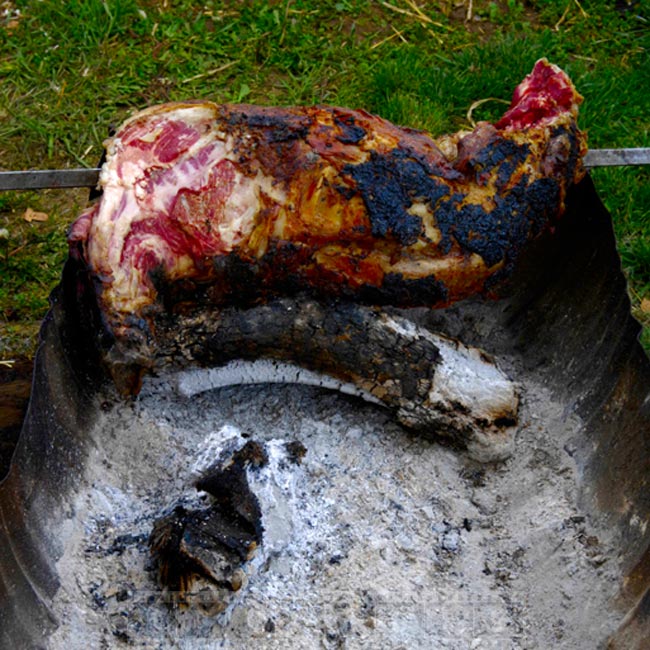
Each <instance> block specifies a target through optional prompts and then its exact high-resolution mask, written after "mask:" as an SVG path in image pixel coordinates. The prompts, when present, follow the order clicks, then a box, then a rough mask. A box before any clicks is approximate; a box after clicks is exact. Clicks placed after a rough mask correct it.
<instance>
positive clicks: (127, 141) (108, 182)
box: [70, 61, 586, 347]
mask: <svg viewBox="0 0 650 650" xmlns="http://www.w3.org/2000/svg"><path fill="white" fill-rule="evenodd" d="M580 101H581V98H580V96H579V95H578V94H577V93H576V91H575V89H574V88H573V86H572V85H571V83H570V81H569V79H568V78H567V77H566V75H565V74H564V73H563V72H562V71H561V70H559V68H556V67H555V66H552V65H551V64H548V62H545V61H540V62H538V64H536V66H535V69H534V70H533V73H531V75H529V76H528V77H527V78H526V80H525V81H524V82H522V84H520V86H519V87H518V89H517V91H516V93H515V99H514V100H513V105H512V107H511V109H510V110H509V111H508V112H507V113H506V115H505V116H504V118H503V119H502V120H501V121H500V122H499V123H498V124H497V125H496V126H494V125H491V124H488V123H485V122H483V123H480V124H479V125H478V126H477V127H476V128H475V129H474V130H473V131H471V132H466V133H458V134H455V135H452V136H445V137H442V138H439V139H437V140H434V139H432V138H431V137H430V136H429V135H428V134H426V133H424V132H420V131H415V130H413V129H408V128H400V127H397V126H395V125H393V124H391V123H389V122H387V121H386V120H383V119H381V118H379V117H376V116H373V115H370V114H369V113H366V112H365V111H360V110H351V109H345V108H335V107H327V106H315V107H297V108H273V107H258V106H249V105H216V104H213V103H211V102H189V103H177V104H168V105H163V106H158V107H154V108H151V109H147V110H145V111H143V112H142V113H139V114H137V115H135V116H134V117H132V118H131V119H130V120H128V121H127V122H126V123H125V124H124V125H123V126H122V127H121V128H120V129H119V130H118V132H117V133H116V135H115V137H114V138H113V139H112V140H110V141H109V143H108V157H107V162H106V164H105V166H104V168H103V171H102V175H101V185H102V187H103V190H104V194H103V197H102V199H101V201H100V202H99V203H97V204H96V205H95V206H93V207H91V208H90V209H89V210H88V211H86V212H85V213H84V214H83V215H82V216H81V217H80V218H79V220H78V221H77V222H76V223H75V225H74V226H73V228H72V231H71V235H70V243H71V250H72V254H73V255H74V256H75V257H77V258H80V259H81V260H82V262H83V263H84V264H85V265H86V267H87V268H88V271H89V274H90V277H91V279H92V282H93V283H94V286H95V287H96V290H97V296H98V304H99V308H100V312H101V314H102V316H103V320H104V323H105V326H106V330H107V332H108V333H109V334H110V336H111V337H113V338H112V340H114V341H116V342H117V343H118V344H119V345H122V344H123V345H126V346H127V347H133V346H137V345H140V344H145V343H146V344H147V345H149V344H150V343H151V342H152V341H153V340H155V331H154V320H155V317H156V314H165V313H167V314H171V313H174V312H178V313H184V314H187V313H191V312H192V311H199V312H200V310H201V309H206V308H207V309H211V310H215V309H216V310H218V309H221V308H223V307H225V306H227V305H238V306H246V305H251V304H255V303H260V302H264V301H267V300H269V299H271V298H274V297H278V296H283V295H284V296H286V295H296V294H305V295H307V296H311V297H315V298H317V299H325V300H332V299H335V300H338V299H347V300H351V301H354V302H358V303H365V304H370V305H381V304H392V305H396V306H405V307H412V306H428V307H441V306H446V305H449V304H450V303H452V302H454V301H457V300H460V299H463V298H466V297H468V296H472V295H477V294H483V295H485V294H489V293H490V292H491V291H492V290H493V289H494V288H495V287H497V286H499V284H500V282H501V281H502V280H503V279H504V278H507V277H508V275H509V273H510V271H511V270H512V268H513V267H514V264H515V261H516V260H517V258H518V256H519V254H520V252H521V250H522V249H523V248H524V246H525V245H526V243H527V242H529V241H530V240H531V239H533V238H535V237H536V236H537V235H538V234H539V233H541V232H543V231H544V230H548V229H550V228H552V226H553V224H554V223H555V222H556V221H557V219H558V218H559V217H560V216H561V214H562V212H563V210H564V198H565V196H566V192H567V189H568V188H569V186H570V185H571V184H572V183H574V182H576V181H577V180H579V179H580V178H581V177H582V175H583V174H584V169H583V168H582V164H581V156H582V154H583V153H584V151H585V148H586V145H585V139H584V136H583V134H581V133H580V131H579V130H578V128H577V126H576V116H577V107H578V104H579V102H580Z"/></svg>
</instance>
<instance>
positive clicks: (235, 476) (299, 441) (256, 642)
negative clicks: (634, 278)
mask: <svg viewBox="0 0 650 650" xmlns="http://www.w3.org/2000/svg"><path fill="white" fill-rule="evenodd" d="M513 115H514V117H512V116H511V118H512V119H513V120H514V119H521V116H520V115H518V114H516V113H515V114H513ZM349 128H351V127H350V125H349V123H348V132H346V133H347V134H348V135H347V137H352V135H355V133H352V132H350V131H349ZM357 136H359V134H358V133H356V135H355V137H357ZM558 155H559V154H558ZM350 173H351V175H352V176H354V173H356V172H354V173H352V172H350ZM359 174H360V172H359V173H358V174H357V178H361V179H362V176H361V175H359ZM360 182H361V185H363V183H364V182H365V180H363V179H362V180H361V181H360ZM565 203H566V210H565V213H564V215H563V216H562V218H561V219H558V220H557V221H556V222H554V223H553V224H552V227H540V228H538V230H537V232H536V233H535V235H536V236H534V237H529V238H528V239H527V241H526V242H525V244H524V245H522V247H521V251H522V252H521V254H518V255H517V256H516V259H513V260H512V264H510V265H509V266H508V274H507V277H500V278H499V279H498V280H499V281H498V283H496V284H493V285H491V287H490V293H491V294H492V295H491V296H490V297H489V298H487V297H485V294H482V293H481V292H480V291H479V292H477V293H476V295H475V296H474V297H472V296H469V297H467V298H466V299H464V300H462V301H460V302H456V303H454V304H450V305H448V306H444V305H443V306H441V307H440V308H438V309H430V308H428V307H426V306H421V305H415V306H409V305H408V304H405V303H407V302H408V301H407V300H397V299H395V300H392V301H390V300H384V301H383V303H384V304H382V305H381V307H380V306H378V305H379V303H380V302H382V301H375V303H376V304H375V303H373V301H371V300H368V299H367V298H366V299H364V300H360V301H359V300H354V299H352V298H353V297H352V298H351V296H350V295H349V294H344V295H337V296H336V299H335V300H325V299H324V298H323V295H324V294H323V293H318V292H317V293H316V295H313V294H312V295H309V294H308V293H305V291H304V289H305V286H300V287H298V288H297V290H296V291H289V292H285V294H284V295H270V294H265V295H264V296H262V298H263V299H262V300H259V296H256V297H255V299H251V300H250V301H249V302H247V304H245V305H242V306H238V305H236V304H232V303H229V304H219V305H218V311H211V312H210V318H204V317H199V316H197V314H196V312H193V311H191V310H189V311H188V310H187V309H184V308H182V309H181V308H178V305H179V304H180V301H178V299H177V298H176V297H175V296H176V295H177V294H175V293H173V292H172V293H171V294H170V293H167V294H165V295H166V298H165V300H166V301H167V302H165V301H162V302H161V304H163V305H166V306H169V305H170V304H171V305H173V306H174V309H171V310H170V311H169V312H167V311H165V310H164V309H163V310H162V311H159V312H156V313H154V314H153V315H151V312H146V311H145V312H142V313H140V312H138V311H137V309H136V310H135V311H133V312H132V313H128V310H126V309H122V307H119V308H118V309H117V311H115V312H108V311H106V309H105V307H106V305H105V304H104V305H102V300H104V298H103V297H102V296H104V295H106V294H102V293H101V291H99V289H98V282H103V281H104V280H103V279H102V278H103V277H104V276H102V278H99V276H97V277H96V278H93V275H92V274H89V272H88V266H87V259H86V258H84V256H83V255H79V254H74V255H72V256H71V257H70V259H69V261H68V263H67V264H66V267H65V269H64V273H63V278H62V281H61V284H60V286H59V287H58V288H57V289H56V290H55V292H54V293H53V296H52V307H51V310H50V312H49V314H48V316H47V318H46V320H45V322H44V324H43V329H42V344H41V346H40V348H39V351H38V355H37V358H36V363H35V374H34V384H33V391H32V398H31V403H30V406H29V410H28V413H27V416H26V419H25V423H24V427H23V431H22V434H21V438H20V441H19V444H18V448H17V450H16V453H15V456H14V459H13V463H12V468H11V471H10V473H9V475H8V477H7V479H6V480H5V481H4V482H3V483H2V485H1V486H0V513H1V516H2V527H1V528H0V536H1V538H2V548H3V556H2V561H1V563H0V616H1V620H2V626H1V628H0V630H1V631H0V634H1V635H2V640H3V645H4V646H7V647H19V648H20V647H26V648H32V647H48V648H55V649H56V648H64V647H65V648H74V647H79V648H81V647H115V646H119V645H120V644H122V645H124V646H129V645H133V646H139V647H183V648H185V647H187V648H191V647H206V646H207V647H227V648H241V647H249V646H254V647H268V648H272V647H296V648H302V647H314V646H316V645H318V644H320V645H323V646H324V647H351V648H352V647H391V648H399V647H410V646H412V645H415V644H419V645H421V646H422V647H450V648H465V647H472V648H502V647H513V648H530V647H540V648H548V647H566V648H585V647H605V646H606V645H607V644H608V643H609V644H610V647H620V648H634V647H638V648H642V647H643V643H644V639H645V638H646V637H647V635H648V629H649V628H650V623H649V622H648V617H647V610H648V607H647V602H646V601H647V599H648V595H647V593H646V588H647V585H648V576H647V575H646V565H647V561H646V560H645V552H646V548H647V546H648V532H647V518H648V512H649V508H650V504H649V503H648V496H647V490H646V489H645V482H646V474H647V465H648V462H649V460H650V456H649V453H648V448H647V442H646V440H645V438H646V435H647V433H648V428H649V423H650V406H649V405H650V400H649V399H648V395H649V393H648V386H649V384H648V380H650V362H649V361H648V359H647V357H646V356H645V354H644V352H643V350H642V349H641V347H640V345H639V343H638V341H637V336H638V332H639V326H638V324H637V323H636V322H635V321H634V320H633V319H632V317H631V316H630V314H629V302H628V299H627V295H626V292H625V281H624V278H623V276H622V273H621V270H620V262H619V259H618V256H617V254H616V250H615V245H614V237H613V232H612V228H611V222H610V217H609V215H608V214H607V212H606V210H605V209H604V207H603V206H602V204H601V202H600V200H599V199H598V196H597V194H596V191H595V189H594V187H593V184H592V182H591V180H590V178H589V177H588V176H587V177H585V178H584V179H583V180H582V181H580V182H579V183H578V184H576V185H570V187H569V189H568V190H567V196H566V201H565ZM82 226H83V224H82ZM84 227H85V226H84ZM391 228H393V226H391ZM391 228H389V229H388V231H387V233H383V234H381V235H373V236H381V237H390V236H392V235H391V234H390V233H391V232H392V230H391ZM80 230H83V228H78V229H77V231H76V232H73V240H75V237H77V238H79V237H82V235H79V232H80ZM400 236H401V235H400ZM486 236H487V235H486ZM469 239H470V240H471V237H470V238H469ZM76 241H79V239H77V240H76ZM405 245H406V244H405ZM409 245H410V244H409ZM485 254H486V255H488V253H485ZM301 263H302V262H301ZM154 276H155V273H154ZM98 278H99V280H98ZM154 279H155V278H154ZM156 282H157V280H156ZM328 282H330V280H328ZM391 282H393V279H391ZM125 286H126V285H125ZM152 286H154V287H159V286H161V285H160V284H156V283H155V282H154V284H153V285H152ZM184 286H185V285H184ZM323 286H325V285H323ZM323 286H320V288H319V291H320V290H323V291H325V290H327V289H328V287H329V285H326V286H325V288H324V289H323ZM394 286H396V285H391V291H394V292H393V293H390V292H389V297H391V296H392V297H393V298H395V297H396V296H397V297H399V296H401V295H403V294H401V293H400V291H401V290H399V291H398V290H395V289H394ZM177 289H178V286H175V287H174V291H176V290H177ZM193 291H194V292H195V293H193V294H192V295H193V296H194V299H195V296H196V295H197V294H196V286H194V287H193ZM199 293H200V292H199ZM371 293H372V292H371ZM98 295H99V296H100V299H99V302H98ZM124 295H126V294H124V293H123V294H121V296H122V297H121V298H120V300H122V299H123V297H124ZM373 295H375V296H376V295H378V294H377V293H375V294H373ZM463 297H464V296H463ZM494 298H496V299H494ZM211 300H212V298H211ZM386 302H389V304H388V305H386V304H385V303H386ZM391 302H394V303H396V304H390V303H391ZM443 302H444V301H443ZM115 304H118V303H115ZM122 304H126V303H119V305H122ZM119 305H118V306H119ZM107 314H108V317H107ZM116 314H117V316H116ZM170 314H171V315H170ZM132 317H133V318H132ZM138 319H140V320H138ZM147 319H149V320H147ZM107 323H108V325H107ZM120 337H122V338H120ZM152 350H153V352H152V353H151V351H152ZM149 353H151V357H150V358H149V359H148V358H147V354H149ZM260 359H261V360H260ZM245 362H252V363H251V364H247V363H245ZM147 372H148V374H147ZM271 379H273V381H278V380H279V381H281V382H283V383H282V384H280V385H278V384H277V383H276V384H268V383H267V382H268V381H269V380H271ZM140 382H141V386H140ZM260 382H265V383H264V384H263V385H262V384H261V383H260ZM295 382H298V383H299V384H301V385H291V384H292V383H295ZM232 384H237V385H236V386H233V385H232ZM284 384H288V385H284ZM305 384H306V385H305ZM332 388H334V389H338V392H334V391H332V390H331V389H332ZM119 389H121V391H120V390H119ZM124 391H126V392H131V393H133V392H138V394H137V397H134V396H133V395H131V396H126V397H125V396H124ZM423 432H424V433H425V434H426V435H424V436H423V435H421V434H422V433H423ZM450 432H451V434H452V435H451V436H449V433H450Z"/></svg>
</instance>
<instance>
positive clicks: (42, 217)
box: [23, 208, 50, 223]
mask: <svg viewBox="0 0 650 650" xmlns="http://www.w3.org/2000/svg"><path fill="white" fill-rule="evenodd" d="M49 218H50V215H49V214H47V212H36V210H32V209H31V208H27V210H25V213H24V214H23V219H24V220H25V221H28V222H29V223H31V222H32V221H47V220H48V219H49Z"/></svg>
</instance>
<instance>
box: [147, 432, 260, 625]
mask: <svg viewBox="0 0 650 650" xmlns="http://www.w3.org/2000/svg"><path fill="white" fill-rule="evenodd" d="M267 461H268V458H267V455H266V451H265V449H264V447H263V446H262V445H261V444H259V443H257V442H255V441H252V440H249V441H248V442H247V443H246V444H245V445H244V446H243V447H242V448H241V449H239V450H238V451H236V452H235V453H234V454H233V455H232V456H231V457H230V458H228V459H226V460H224V461H221V462H218V463H216V464H215V465H213V466H212V467H210V468H208V469H207V470H206V471H205V472H204V473H203V475H202V476H201V477H200V478H199V480H198V481H197V482H196V489H197V490H200V491H203V492H206V493H208V494H209V495H210V496H211V497H212V503H211V504H210V506H209V507H207V508H198V509H196V508H194V509H190V508H188V507H187V506H186V505H184V504H180V503H179V504H178V505H176V506H175V507H174V508H173V510H172V511H171V512H169V513H167V514H164V515H163V516H161V517H160V518H158V519H157V520H156V521H155V523H154V526H153V530H152V532H151V535H150V537H149V546H150V550H151V554H152V556H153V558H154V560H155V562H156V565H157V572H158V581H159V583H160V585H161V587H162V588H163V589H164V591H165V594H166V596H167V597H168V600H169V602H170V603H171V604H172V605H179V606H185V605H190V604H193V605H196V606H197V607H198V608H199V609H200V610H201V611H203V612H204V613H206V614H210V615H214V614H218V613H220V612H222V611H223V610H224V609H225V608H226V607H227V605H228V603H229V600H230V599H231V598H232V595H233V593H235V592H238V591H239V590H240V589H241V587H242V586H243V584H244V583H245V581H246V573H245V570H244V567H245V565H246V563H247V562H248V561H249V560H250V559H251V558H252V557H253V556H254V554H255V552H256V550H257V548H258V547H259V546H260V545H261V543H262V533H263V528H262V513H261V510H260V505H259V502H258V500H257V497H256V496H255V495H254V494H253V493H252V491H251V490H250V488H249V485H248V479H247V477H246V468H247V467H260V466H262V465H264V464H266V462H267ZM196 585H198V588H197V587H196Z"/></svg>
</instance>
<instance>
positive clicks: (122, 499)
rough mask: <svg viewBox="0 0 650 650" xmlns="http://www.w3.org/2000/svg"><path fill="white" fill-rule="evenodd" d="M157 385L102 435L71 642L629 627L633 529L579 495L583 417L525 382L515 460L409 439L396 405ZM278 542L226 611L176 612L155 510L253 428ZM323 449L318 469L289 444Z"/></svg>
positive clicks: (327, 641)
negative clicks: (607, 524) (289, 455)
mask: <svg viewBox="0 0 650 650" xmlns="http://www.w3.org/2000/svg"><path fill="white" fill-rule="evenodd" d="M174 382H175V380H174V379H173V378H170V379H165V378H162V379H157V380H151V381H149V382H148V383H147V384H146V385H145V388H144V390H143V392H142V394H141V395H140V397H139V398H138V400H137V402H136V403H135V404H133V405H128V406H125V405H122V404H117V405H115V408H114V409H113V410H112V412H110V413H109V414H107V416H106V417H105V419H104V420H103V422H102V423H101V426H99V427H97V429H96V430H95V431H94V442H95V445H96V446H95V448H94V451H93V452H92V457H91V458H90V459H89V461H88V465H87V469H86V472H85V476H84V479H83V484H82V487H81V488H80V490H79V491H78V493H77V496H76V501H75V503H74V504H73V508H71V511H72V512H73V513H74V515H73V518H72V519H71V520H70V521H69V522H67V524H66V525H65V526H64V529H65V530H62V531H61V540H62V544H63V546H64V554H63V556H62V557H61V560H60V561H59V563H58V565H57V568H58V571H59V574H60V579H61V588H60V590H59V592H58V593H57V596H56V599H55V603H54V612H55V614H56V615H57V617H58V618H59V620H60V621H61V625H60V627H59V628H58V630H57V631H56V633H55V634H54V635H53V637H52V638H51V643H50V648H51V649H52V650H75V649H76V648H79V649H81V648H84V649H85V648H88V647H93V648H119V647H132V646H133V647H138V648H183V649H185V648H187V649H188V650H189V649H194V648H197V649H198V648H228V649H240V648H249V647H254V648H261V649H272V648H283V649H284V648H317V647H322V648H369V647H377V648H379V647H381V648H393V649H396V650H397V649H399V648H410V647H417V646H419V647H421V648H452V649H458V650H460V649H463V650H465V649H466V648H474V649H484V648H499V649H502V648H508V649H514V650H523V649H526V650H529V649H533V648H539V649H540V650H547V649H548V648H551V647H559V648H567V649H572V648H575V649H576V650H577V649H580V650H583V649H584V648H598V647H602V646H603V644H604V641H605V639H606V637H607V635H608V633H610V632H611V631H612V630H613V629H614V628H615V627H616V625H617V624H618V623H619V622H620V620H621V618H622V614H621V612H618V611H617V610H616V609H615V608H614V607H613V605H612V600H613V598H614V596H615V595H616V592H617V587H618V584H619V580H620V577H621V574H620V570H619V566H618V564H617V555H616V553H615V551H614V549H615V545H614V540H612V539H611V536H610V535H609V534H608V532H607V531H606V530H605V529H604V528H602V527H601V525H600V524H599V522H598V521H591V520H588V519H586V518H585V517H584V516H583V515H582V513H581V512H580V511H579V509H578V506H577V505H576V501H577V486H576V481H577V474H576V469H575V467H574V463H573V460H572V458H571V457H570V456H569V455H568V453H567V452H566V451H565V450H564V447H565V445H567V443H568V442H569V441H570V440H571V438H572V437H573V436H575V435H577V434H578V432H579V431H580V427H581V423H580V422H578V421H577V420H576V419H574V418H571V417H567V416H566V415H565V414H564V413H563V410H562V407H561V406H560V405H559V404H557V403H554V402H553V401H552V400H551V399H550V397H549V394H548V392H547V391H546V390H545V389H543V388H541V387H539V386H534V385H533V384H532V383H531V382H530V381H528V382H526V391H525V393H524V395H523V398H522V405H521V412H520V422H521V423H522V425H523V426H522V427H521V429H520V431H519V433H518V439H517V453H516V454H515V455H513V457H511V458H510V459H509V460H508V461H506V462H504V463H501V464H499V465H496V466H484V465H478V464H476V463H474V462H472V461H470V460H469V459H468V457H467V456H466V455H465V454H463V453H461V452H458V451H453V450H451V449H448V448H445V447H443V446H440V445H439V444H437V443H435V442H430V441H426V440H424V439H422V438H419V437H417V436H414V435H413V434H410V433H408V432H407V431H406V430H405V429H403V428H401V427H400V426H399V425H398V424H396V423H395V422H394V421H393V420H392V419H391V418H390V416H389V414H388V413H387V412H386V411H385V410H383V409H380V408H378V407H377V406H374V405H371V404H366V403H364V402H362V401H360V400H358V399H352V398H350V397H346V396H342V395H340V394H336V393H333V392H330V391H326V390H322V389H319V388H314V387H304V386H282V385H274V386H249V387H239V388H224V389H219V390H213V391H208V392H204V393H201V394H197V395H194V396H191V397H187V396H183V395H181V394H179V393H178V392H177V391H176V390H174ZM238 439H239V440H240V441H241V444H242V445H243V444H244V443H245V442H246V439H254V440H257V441H260V442H266V447H267V450H269V452H270V453H269V457H270V462H269V465H268V467H265V468H260V469H259V470H249V482H250V485H251V488H252V489H253V491H254V492H255V493H256V494H257V495H258V498H259V500H260V503H261V506H262V511H263V517H264V525H265V527H266V532H265V540H266V541H265V544H264V546H263V548H262V549H261V550H260V552H259V553H258V555H257V556H256V558H255V559H254V560H253V561H252V562H251V563H250V566H248V567H247V571H248V573H249V580H248V584H247V585H246V587H244V588H242V590H241V591H240V592H239V594H238V595H237V597H236V599H235V602H234V604H233V606H231V607H230V608H229V610H228V611H227V612H226V613H225V614H222V615H219V616H216V617H209V616H205V615H203V614H201V613H199V612H198V611H196V610H195V609H186V610H180V609H176V610H173V609H170V608H169V607H168V606H167V605H166V604H165V603H163V602H160V597H159V596H160V591H159V588H158V586H157V584H156V580H155V572H154V571H153V566H152V564H151V560H150V556H149V551H148V547H147V543H146V540H147V537H148V535H149V533H150V532H151V526H152V522H153V520H154V519H155V518H156V517H157V516H159V515H160V513H162V512H163V511H165V509H168V508H170V507H172V506H173V504H174V503H176V502H177V501H178V500H179V499H182V498H187V499H191V498H193V499H200V495H198V493H196V491H195V490H193V487H192V486H193V482H194V480H195V479H196V476H197V474H199V473H200V472H201V471H202V469H203V468H205V467H207V466H209V464H210V462H211V458H214V457H216V456H218V455H219V454H220V453H221V452H222V451H223V449H224V448H225V447H226V446H228V445H230V446H233V445H234V443H235V442H236V441H237V440H238ZM292 440H299V441H301V442H302V443H303V444H304V445H305V447H306V448H307V454H306V456H305V458H304V459H303V461H302V464H301V465H300V466H296V465H292V464H288V463H286V462H285V461H284V455H283V453H284V452H283V451H282V450H283V445H284V442H286V441H292Z"/></svg>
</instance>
